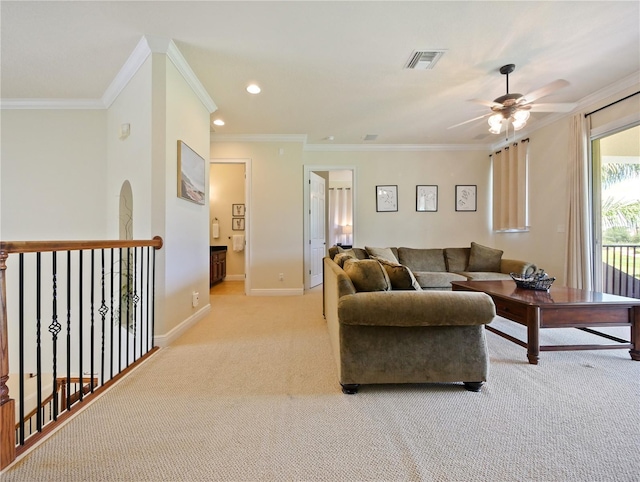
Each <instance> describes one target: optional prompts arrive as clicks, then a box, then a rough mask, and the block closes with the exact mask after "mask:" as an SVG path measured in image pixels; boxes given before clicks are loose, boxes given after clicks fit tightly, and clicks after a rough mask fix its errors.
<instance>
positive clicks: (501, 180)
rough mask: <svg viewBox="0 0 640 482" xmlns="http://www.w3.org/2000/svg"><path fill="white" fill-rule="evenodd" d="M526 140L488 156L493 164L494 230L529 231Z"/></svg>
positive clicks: (527, 153)
mask: <svg viewBox="0 0 640 482" xmlns="http://www.w3.org/2000/svg"><path fill="white" fill-rule="evenodd" d="M528 156H529V140H528V139H525V140H523V141H520V144H518V143H516V144H513V145H512V146H507V147H505V148H504V149H502V150H501V151H498V152H496V153H495V154H493V156H491V160H492V163H493V229H494V230H496V231H525V230H527V229H528V228H529V200H528V192H527V189H528Z"/></svg>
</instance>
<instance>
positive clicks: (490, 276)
mask: <svg viewBox="0 0 640 482" xmlns="http://www.w3.org/2000/svg"><path fill="white" fill-rule="evenodd" d="M458 274H459V275H462V276H464V277H466V278H467V281H502V280H511V276H509V275H508V274H504V273H497V272H495V271H460V272H459V273H458ZM514 286H515V284H514Z"/></svg>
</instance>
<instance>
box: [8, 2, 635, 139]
mask: <svg viewBox="0 0 640 482" xmlns="http://www.w3.org/2000/svg"><path fill="white" fill-rule="evenodd" d="M0 16H1V18H0V21H1V44H0V49H1V50H0V55H1V58H0V61H1V63H0V68H1V72H0V73H1V84H0V89H1V90H0V97H2V98H3V99H100V98H101V97H102V96H103V94H104V93H105V90H106V89H107V87H108V86H109V85H110V84H111V82H112V81H113V79H114V78H115V77H116V75H117V73H118V72H119V70H120V69H121V68H122V66H123V65H124V63H125V62H126V60H127V58H128V57H129V55H130V54H131V52H132V51H133V50H134V48H135V47H136V45H137V43H138V41H139V40H140V38H141V37H142V36H143V35H151V36H158V37H164V38H170V39H173V41H174V42H175V44H176V45H177V47H178V49H179V50H180V52H181V53H182V55H183V56H184V57H185V59H186V60H187V61H188V63H189V65H190V66H191V68H192V69H193V71H194V72H195V73H196V75H197V76H198V78H199V80H200V81H201V82H202V84H203V85H204V87H205V89H206V90H207V92H208V93H209V95H210V96H211V98H212V99H213V100H214V102H215V103H216V105H217V106H218V111H217V112H215V113H214V114H213V115H212V119H214V118H217V117H220V118H223V119H224V120H225V122H226V125H225V126H224V127H216V128H215V130H216V135H227V134H232V135H239V134H245V135H252V134H272V135H291V134H301V135H307V136H308V141H307V142H308V143H310V144H330V143H333V144H361V143H363V140H362V138H363V136H364V135H366V134H377V135H378V138H377V140H376V141H374V142H373V143H374V144H483V145H486V144H487V143H492V142H495V137H494V136H492V135H490V134H488V132H487V124H486V121H484V120H480V121H477V122H475V123H472V124H468V125H465V126H462V127H458V128H455V129H447V127H448V126H451V125H453V124H457V123H459V122H463V121H465V120H467V119H470V118H472V117H476V116H478V115H482V114H484V113H486V112H487V109H488V108H487V107H483V106H481V105H478V104H474V103H471V102H468V100H469V99H472V98H481V99H486V100H493V99H494V98H496V97H498V96H500V95H502V94H504V93H505V78H504V76H502V75H500V73H499V72H498V69H499V68H500V67H501V66H502V65H504V64H507V63H514V64H516V71H515V72H514V73H513V74H511V75H510V79H509V80H510V91H511V92H520V93H522V94H526V93H527V92H529V91H531V90H534V89H536V88H538V87H541V86H542V85H545V84H547V83H549V82H551V81H553V80H556V79H559V78H562V79H566V80H567V81H569V82H570V85H569V87H566V88H564V89H562V90H559V91H557V92H555V93H553V94H552V95H550V96H548V97H545V98H544V99H543V100H542V101H543V102H545V103H547V102H579V101H580V100H581V99H583V98H585V97H586V96H588V95H590V94H592V93H594V92H596V91H599V90H601V89H604V88H607V87H608V86H610V85H612V84H615V83H616V82H620V81H621V80H623V79H628V78H630V77H631V78H633V76H635V78H636V79H637V78H640V2H638V1H625V2H615V1H604V2H595V1H570V2H558V1H535V2H522V1H511V2H504V1H498V2H485V1H469V2H458V1H449V2H442V1H441V2H415V1H414V2H395V1H387V2H361V1H354V2H330V1H325V2H296V1H293V2H265V1H259V2H243V1H234V2H215V1H199V2H183V1H171V2H144V1H143V2H126V1H113V2H78V1H73V2H31V1H18V2H12V1H5V0H2V2H1V3H0ZM416 49H446V50H447V52H446V53H445V55H444V56H443V57H442V59H441V60H440V61H439V62H438V64H437V65H436V67H435V69H434V70H432V71H409V70H403V66H404V64H405V62H406V61H407V60H408V58H409V56H410V55H411V53H412V52H413V51H414V50H416ZM253 81H255V82H257V83H259V84H260V85H261V87H262V93H261V94H260V95H258V96H251V95H249V94H247V93H246V92H245V90H244V89H245V87H246V85H247V84H248V83H250V82H253ZM542 101H541V102H542ZM547 115H557V114H543V113H532V115H531V120H530V121H529V127H530V128H535V125H536V123H538V125H540V123H541V122H542V119H543V118H544V117H545V116H547ZM328 136H334V139H335V140H334V141H332V142H331V141H326V140H324V139H325V138H326V137H328Z"/></svg>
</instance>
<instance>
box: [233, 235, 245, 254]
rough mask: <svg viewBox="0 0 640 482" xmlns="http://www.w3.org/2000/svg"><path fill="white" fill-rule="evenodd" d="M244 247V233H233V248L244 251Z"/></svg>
mask: <svg viewBox="0 0 640 482" xmlns="http://www.w3.org/2000/svg"><path fill="white" fill-rule="evenodd" d="M243 249H244V234H234V235H233V250H234V251H242V250H243Z"/></svg>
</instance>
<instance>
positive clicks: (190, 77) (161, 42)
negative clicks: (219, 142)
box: [0, 36, 218, 114]
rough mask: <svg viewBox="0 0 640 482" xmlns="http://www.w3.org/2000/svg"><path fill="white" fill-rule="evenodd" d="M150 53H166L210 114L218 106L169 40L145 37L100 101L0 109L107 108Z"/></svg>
mask: <svg viewBox="0 0 640 482" xmlns="http://www.w3.org/2000/svg"><path fill="white" fill-rule="evenodd" d="M152 53H159V54H165V55H166V56H167V57H168V58H169V60H171V62H172V63H173V65H175V67H176V69H178V72H180V74H181V75H182V77H184V79H185V80H186V82H187V84H189V87H191V89H192V90H193V92H194V93H195V94H196V96H197V97H198V99H200V102H202V104H203V105H204V106H205V108H206V109H207V110H208V111H209V113H210V114H211V113H212V112H215V111H216V110H217V109H218V107H217V106H216V104H215V103H214V102H213V99H212V98H211V96H210V95H209V94H208V93H207V91H206V90H205V88H204V86H203V85H202V83H201V82H200V80H198V77H197V76H196V74H195V73H194V72H193V70H192V69H191V67H190V66H189V64H188V63H187V61H186V59H185V58H184V57H183V55H182V54H181V53H180V50H178V47H176V44H175V43H174V42H173V40H171V39H165V38H161V37H152V36H144V37H142V38H141V39H140V41H139V42H138V44H137V45H136V47H135V48H134V49H133V52H131V55H129V58H128V59H127V61H126V62H125V63H124V65H123V66H122V68H121V69H120V71H119V72H118V73H117V75H116V76H115V78H114V79H113V81H111V84H109V87H107V89H106V90H105V92H104V94H103V95H102V98H100V99H0V109H108V108H109V107H111V104H113V102H114V101H115V100H116V99H117V98H118V96H119V95H120V93H121V92H122V90H123V89H124V88H125V87H126V86H127V84H128V83H129V81H130V80H131V79H132V78H133V76H134V75H135V74H136V72H138V70H139V69H140V67H142V65H143V64H144V62H145V61H146V60H147V58H148V57H149V55H151V54H152Z"/></svg>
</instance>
